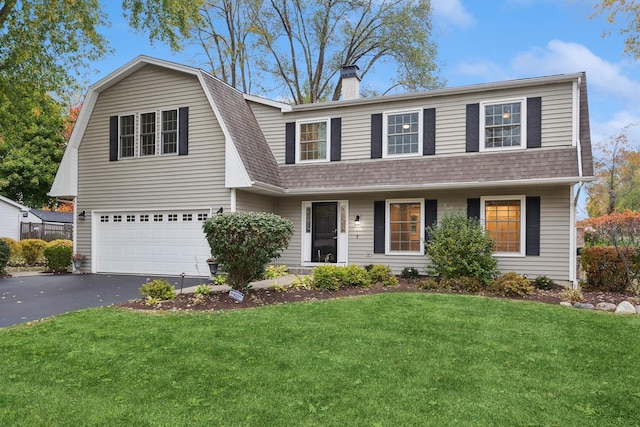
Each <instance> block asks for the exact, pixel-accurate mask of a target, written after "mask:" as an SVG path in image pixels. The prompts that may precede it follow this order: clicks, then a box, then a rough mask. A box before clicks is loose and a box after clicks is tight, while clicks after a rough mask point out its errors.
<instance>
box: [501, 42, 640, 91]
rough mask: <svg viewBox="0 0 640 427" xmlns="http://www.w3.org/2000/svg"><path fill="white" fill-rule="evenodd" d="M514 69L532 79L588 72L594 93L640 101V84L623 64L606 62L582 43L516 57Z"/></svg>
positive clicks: (553, 45) (549, 46)
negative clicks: (631, 77) (629, 75)
mask: <svg viewBox="0 0 640 427" xmlns="http://www.w3.org/2000/svg"><path fill="white" fill-rule="evenodd" d="M512 68H513V71H514V72H516V73H518V74H521V73H522V72H526V73H527V74H528V75H530V76H534V75H548V74H561V73H572V72H577V71H586V72H587V82H588V84H589V87H590V89H591V88H593V89H595V90H597V91H599V92H605V93H608V94H610V95H613V96H615V97H618V98H622V99H625V100H627V101H631V100H633V101H637V100H638V99H640V82H638V81H634V80H631V79H630V78H628V77H626V76H625V75H624V74H623V73H622V71H623V70H622V66H620V65H619V64H613V63H610V62H607V61H605V60H603V59H602V58H600V57H599V56H597V55H595V54H594V53H593V52H591V50H589V49H588V48H587V47H585V46H583V45H581V44H578V43H567V42H563V41H560V40H552V41H550V42H549V43H548V44H547V47H546V48H545V49H541V48H534V49H532V50H530V51H528V52H525V53H522V54H520V55H518V56H516V58H515V59H514V60H513V62H512Z"/></svg>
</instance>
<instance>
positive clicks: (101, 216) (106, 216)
mask: <svg viewBox="0 0 640 427" xmlns="http://www.w3.org/2000/svg"><path fill="white" fill-rule="evenodd" d="M100 222H109V215H100Z"/></svg>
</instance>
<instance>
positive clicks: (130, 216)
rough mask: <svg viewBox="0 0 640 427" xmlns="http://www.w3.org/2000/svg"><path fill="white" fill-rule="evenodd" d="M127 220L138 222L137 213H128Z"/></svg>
mask: <svg viewBox="0 0 640 427" xmlns="http://www.w3.org/2000/svg"><path fill="white" fill-rule="evenodd" d="M127 222H136V216H135V215H127Z"/></svg>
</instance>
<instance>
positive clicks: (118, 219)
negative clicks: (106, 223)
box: [113, 215, 122, 222]
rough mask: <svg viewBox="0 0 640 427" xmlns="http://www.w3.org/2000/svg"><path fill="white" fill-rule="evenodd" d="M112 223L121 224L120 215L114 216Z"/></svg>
mask: <svg viewBox="0 0 640 427" xmlns="http://www.w3.org/2000/svg"><path fill="white" fill-rule="evenodd" d="M113 222H122V215H114V216H113Z"/></svg>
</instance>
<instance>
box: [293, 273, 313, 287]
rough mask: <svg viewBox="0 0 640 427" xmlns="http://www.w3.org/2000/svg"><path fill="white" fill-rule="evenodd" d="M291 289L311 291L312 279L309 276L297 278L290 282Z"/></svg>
mask: <svg viewBox="0 0 640 427" xmlns="http://www.w3.org/2000/svg"><path fill="white" fill-rule="evenodd" d="M290 288H291V289H313V288H314V286H313V277H311V276H302V277H300V276H297V275H296V277H295V279H293V281H292V282H291V286H290Z"/></svg>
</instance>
